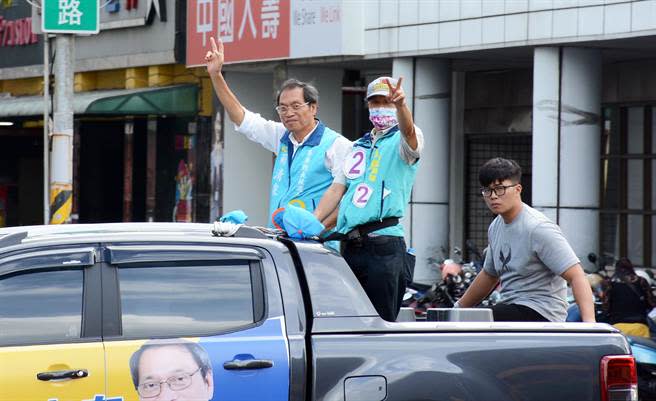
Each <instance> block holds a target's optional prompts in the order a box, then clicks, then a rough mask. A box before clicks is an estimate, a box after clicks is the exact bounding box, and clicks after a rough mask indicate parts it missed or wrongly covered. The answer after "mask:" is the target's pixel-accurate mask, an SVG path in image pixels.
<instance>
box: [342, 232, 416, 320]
mask: <svg viewBox="0 0 656 401" xmlns="http://www.w3.org/2000/svg"><path fill="white" fill-rule="evenodd" d="M342 256H344V259H345V260H346V263H348V264H349V266H350V267H351V270H353V273H354V274H355V276H356V277H357V278H358V280H359V281H360V284H362V287H363V288H364V291H365V292H366V293H367V295H368V296H369V299H370V300H371V303H372V304H373V305H374V307H375V308H376V311H378V314H379V315H380V317H382V318H383V319H385V320H387V321H390V322H393V321H395V320H396V316H397V315H398V314H399V309H401V301H402V300H403V294H404V292H405V286H406V284H407V277H406V273H405V268H404V266H405V263H406V260H405V258H406V247H405V241H404V239H403V237H392V236H383V235H381V236H378V237H367V238H364V239H362V240H351V241H345V242H344V243H343V244H342Z"/></svg>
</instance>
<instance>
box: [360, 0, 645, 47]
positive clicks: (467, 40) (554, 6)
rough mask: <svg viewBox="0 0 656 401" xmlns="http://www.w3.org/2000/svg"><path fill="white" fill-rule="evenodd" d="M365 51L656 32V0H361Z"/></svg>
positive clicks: (634, 34) (494, 45) (542, 41)
mask: <svg viewBox="0 0 656 401" xmlns="http://www.w3.org/2000/svg"><path fill="white" fill-rule="evenodd" d="M361 1H365V2H366V11H365V21H364V25H365V30H366V33H365V48H366V54H367V55H371V56H375V55H376V54H383V53H385V54H389V53H395V52H402V53H405V54H407V53H411V52H413V51H422V52H426V51H434V52H436V53H440V52H442V51H444V52H452V51H458V50H460V49H461V48H462V49H463V50H464V49H471V48H472V47H474V48H495V47H498V46H508V45H531V44H548V43H554V44H557V43H560V42H572V41H577V40H581V41H584V40H585V41H587V40H595V39H599V40H601V39H608V38H616V37H618V36H620V37H621V36H640V35H641V34H643V33H642V32H644V31H650V32H645V33H644V34H645V35H653V34H654V32H651V31H656V0H643V1H638V0H636V1H628V0H361Z"/></svg>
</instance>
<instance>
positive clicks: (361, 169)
mask: <svg viewBox="0 0 656 401" xmlns="http://www.w3.org/2000/svg"><path fill="white" fill-rule="evenodd" d="M401 135H402V134H401V131H399V128H398V126H396V127H394V128H392V129H391V130H390V131H389V132H387V133H386V134H385V135H384V136H382V137H380V138H379V139H378V140H377V141H376V142H375V143H373V142H372V139H371V134H366V135H365V136H364V137H362V138H360V139H359V140H358V141H356V142H355V143H354V144H353V150H352V151H351V153H350V154H349V155H348V157H347V158H346V160H345V161H344V174H345V175H346V180H347V185H348V189H347V190H346V194H345V195H344V197H343V198H342V201H341V202H340V205H339V217H338V221H337V225H338V229H337V230H338V231H339V232H341V233H347V232H349V231H351V230H352V229H354V228H355V227H357V226H359V225H362V224H365V223H369V222H372V221H379V220H382V219H384V218H387V217H399V218H400V217H403V214H404V213H405V208H406V206H407V205H408V202H409V201H410V194H411V192H412V185H413V183H414V181H415V176H416V174H417V167H418V165H419V161H417V162H416V163H414V164H412V165H409V164H408V163H406V162H405V160H403V159H402V158H401V155H400V150H399V146H400V145H401V144H400V141H401V140H402V139H401ZM376 234H380V235H394V236H403V227H402V226H401V225H400V224H398V225H396V226H393V227H388V228H384V229H382V230H378V231H376Z"/></svg>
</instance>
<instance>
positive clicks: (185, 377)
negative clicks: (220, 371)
mask: <svg viewBox="0 0 656 401" xmlns="http://www.w3.org/2000/svg"><path fill="white" fill-rule="evenodd" d="M198 371H200V368H198V369H196V370H194V371H193V372H192V373H179V374H177V375H175V376H171V377H169V378H168V379H166V380H162V381H159V382H158V381H145V382H143V383H141V384H140V385H138V386H137V393H139V395H140V396H142V397H143V398H152V397H157V396H158V395H159V394H160V393H161V392H162V384H164V383H166V385H167V386H169V388H170V389H171V390H173V391H180V390H184V389H186V388H187V387H189V386H191V377H192V376H193V375H195V374H196V373H198Z"/></svg>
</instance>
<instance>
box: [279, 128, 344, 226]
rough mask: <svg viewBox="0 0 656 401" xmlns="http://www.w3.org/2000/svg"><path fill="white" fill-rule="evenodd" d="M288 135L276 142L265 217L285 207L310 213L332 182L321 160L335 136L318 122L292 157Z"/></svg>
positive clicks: (335, 133) (292, 150)
mask: <svg viewBox="0 0 656 401" xmlns="http://www.w3.org/2000/svg"><path fill="white" fill-rule="evenodd" d="M289 135H291V133H290V132H289V131H287V132H286V133H285V135H283V137H282V138H281V139H280V146H279V147H278V156H277V157H276V162H275V164H274V166H273V176H272V177H271V200H270V202H269V217H271V215H272V214H273V212H274V211H275V210H276V209H278V208H279V207H284V206H285V205H287V204H288V203H291V204H293V205H295V206H299V207H302V208H303V209H306V210H309V211H311V212H312V211H314V209H316V207H317V205H318V204H319V200H320V199H321V197H322V196H323V194H324V192H326V189H328V187H329V186H330V184H332V182H333V176H332V173H331V171H330V170H328V169H326V164H325V157H326V152H327V151H328V149H329V148H330V147H331V146H332V144H333V142H335V140H336V139H337V137H338V136H339V134H338V133H337V132H335V131H333V130H331V129H330V128H328V127H326V126H325V125H323V123H322V122H319V123H318V124H317V127H316V129H315V130H314V132H313V133H312V134H311V135H310V137H309V138H307V140H306V141H305V142H303V144H302V145H301V146H299V147H298V149H296V153H294V145H293V144H292V142H291V140H290V139H289ZM292 155H293V156H292ZM269 225H271V222H270V221H269Z"/></svg>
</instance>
